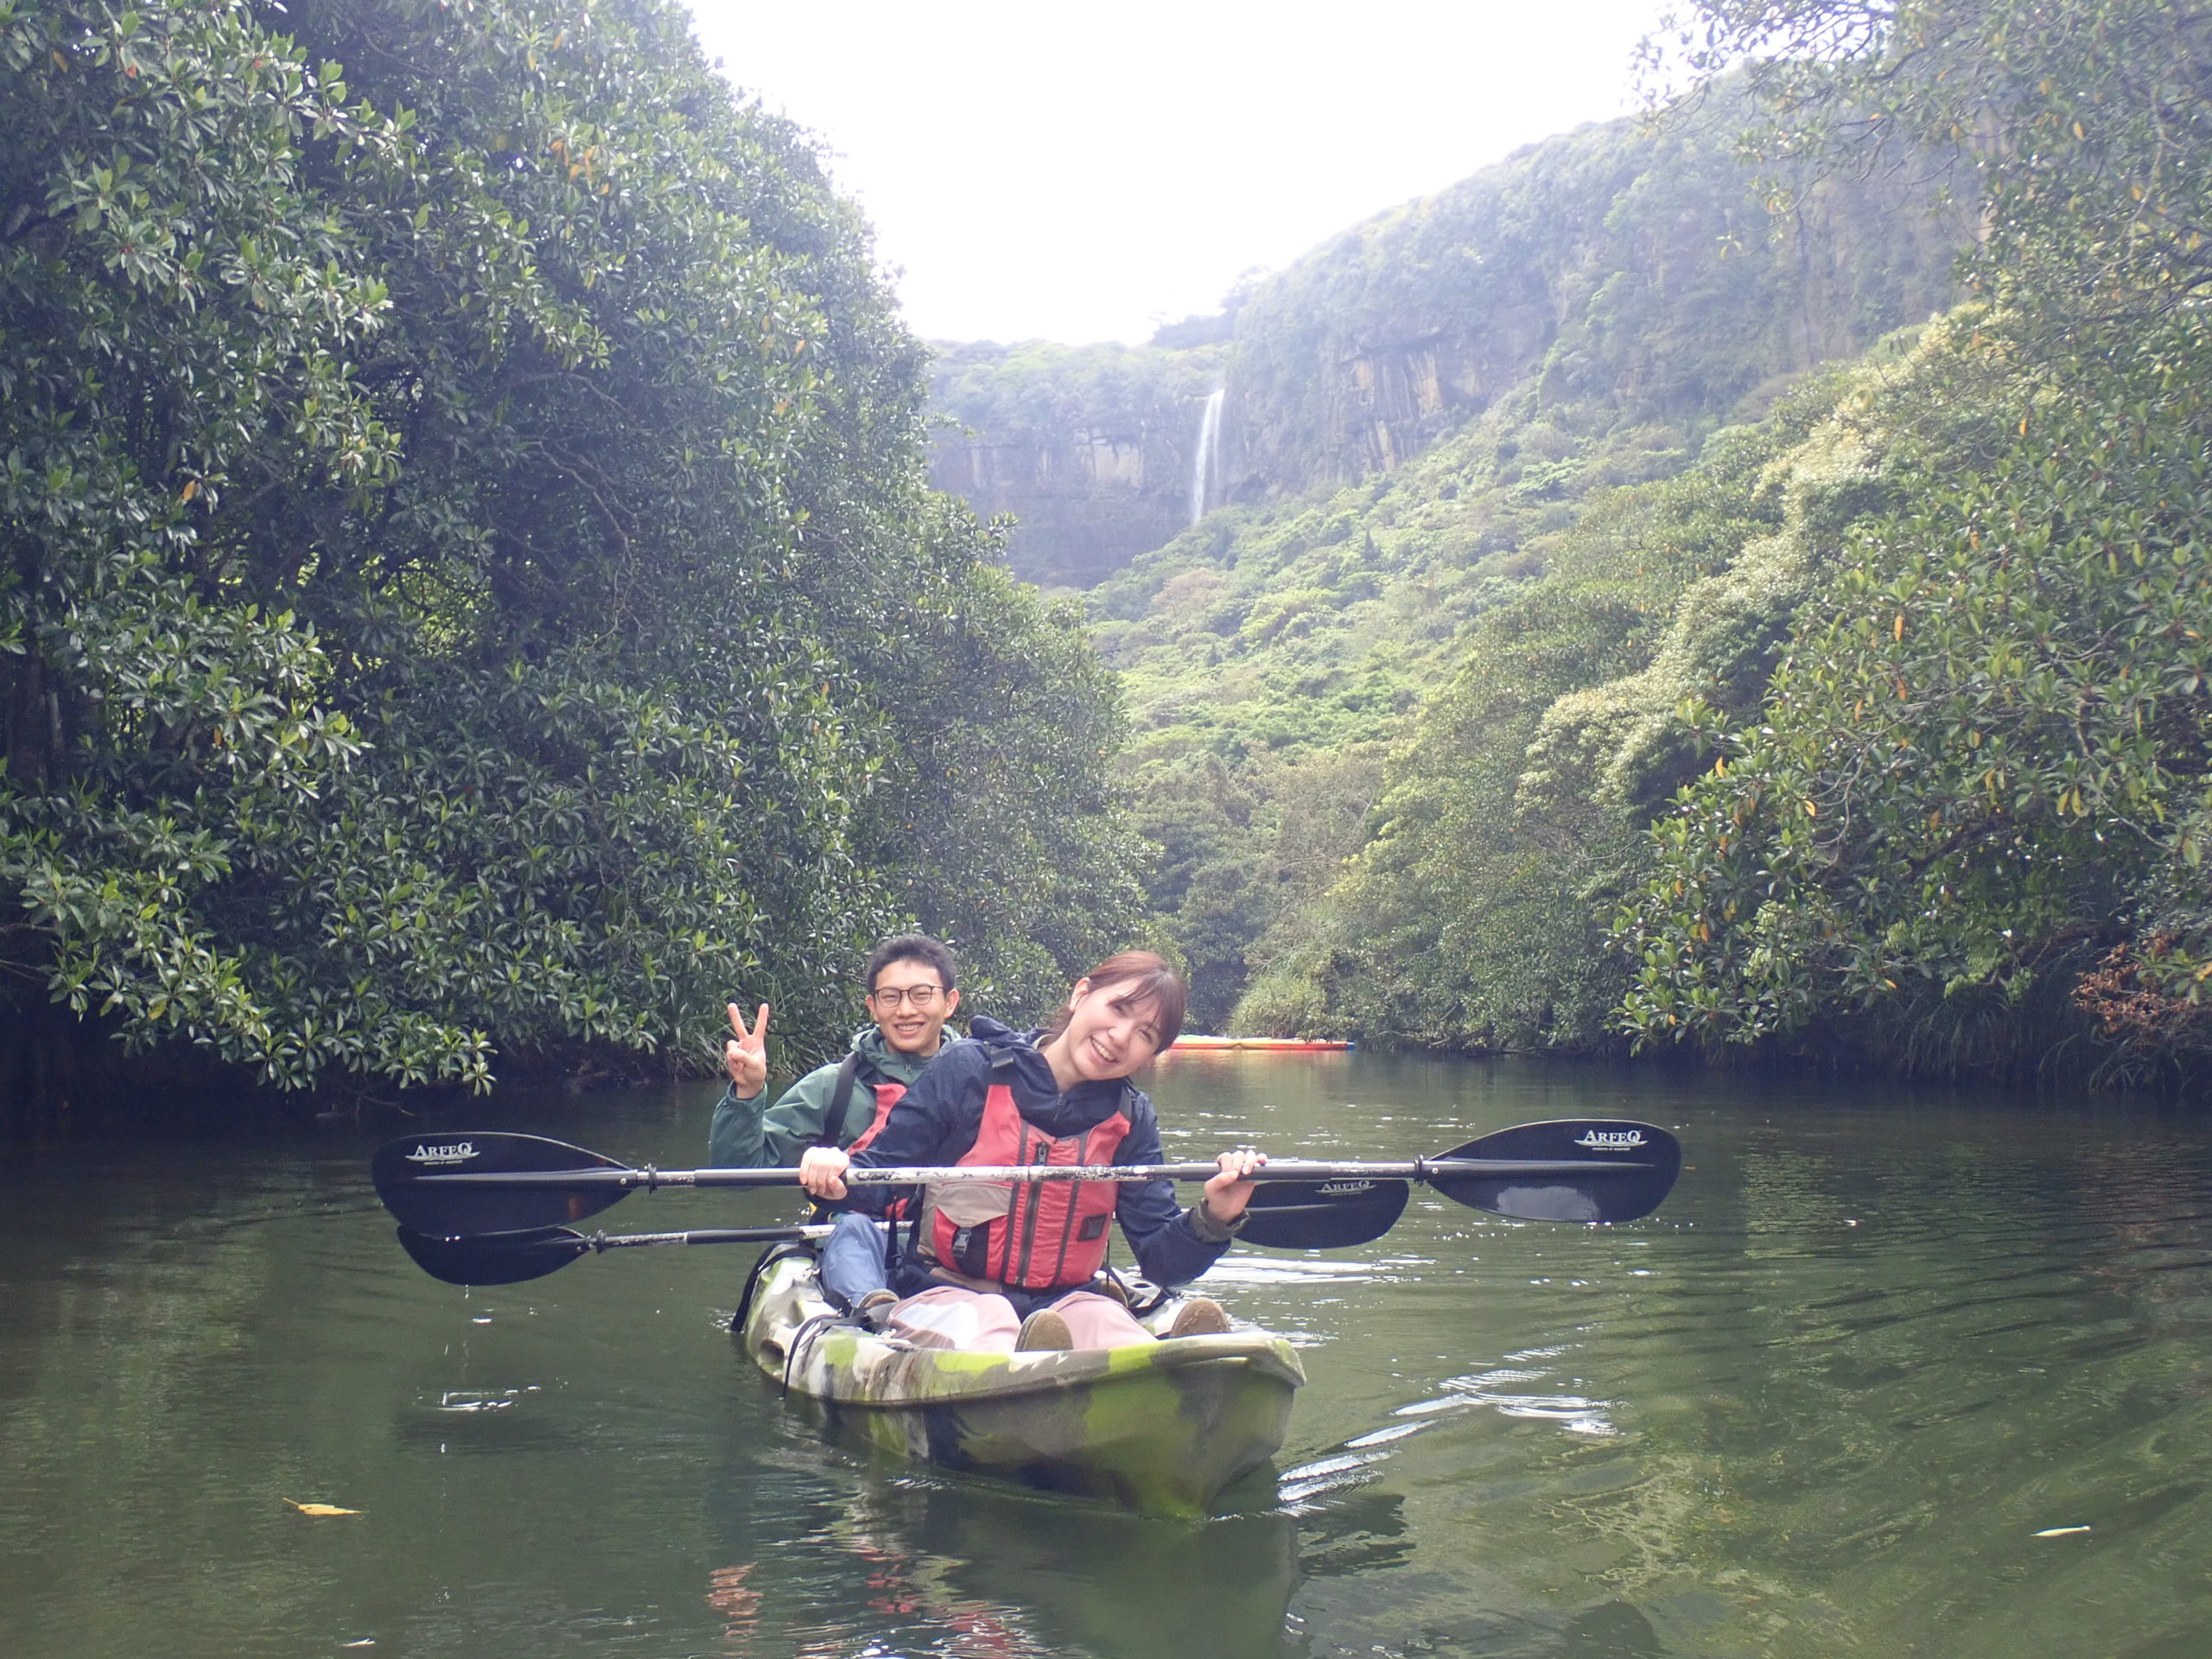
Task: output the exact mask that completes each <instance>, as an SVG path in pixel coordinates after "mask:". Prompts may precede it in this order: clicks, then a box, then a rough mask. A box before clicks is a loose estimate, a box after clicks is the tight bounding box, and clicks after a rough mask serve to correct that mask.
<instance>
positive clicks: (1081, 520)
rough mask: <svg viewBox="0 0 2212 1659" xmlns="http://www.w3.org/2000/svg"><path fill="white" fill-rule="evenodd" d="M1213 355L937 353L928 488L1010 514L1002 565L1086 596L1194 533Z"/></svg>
mask: <svg viewBox="0 0 2212 1659" xmlns="http://www.w3.org/2000/svg"><path fill="white" fill-rule="evenodd" d="M1219 373H1220V366H1219V353H1217V352H1166V351H1159V350H1153V349H1149V348H1141V347H1140V348H1135V349H1132V348H1128V347H1123V346H1082V347H1069V346H1052V345H1046V344H1042V343H1038V342H1030V343H1027V344H1024V345H1020V346H996V345H992V344H988V343H982V344H971V345H964V346H947V347H944V348H942V353H941V355H940V356H939V358H938V361H937V363H936V364H935V365H934V366H933V368H932V371H931V395H932V402H933V404H934V407H935V410H936V411H937V413H938V415H939V416H940V417H941V418H942V421H943V424H942V425H940V427H939V428H938V432H937V434H936V435H935V437H934V439H933V440H932V443H931V456H930V476H931V482H932V483H934V484H935V485H936V486H937V487H938V488H939V489H941V490H946V491H950V493H953V494H955V495H958V496H961V497H963V498H965V499H966V500H967V501H968V502H969V504H970V505H972V506H974V507H975V509H976V512H978V513H980V514H982V516H983V517H985V518H995V517H998V516H999V515H1001V514H1008V513H1010V514H1012V515H1013V516H1014V519H1015V521H1016V522H1015V524H1014V532H1013V535H1012V537H1011V538H1010V539H1009V541H1008V543H1007V563H1009V565H1010V566H1011V567H1012V568H1013V569H1014V572H1015V574H1017V575H1020V576H1023V577H1026V578H1027V579H1028V580H1029V581H1032V582H1039V583H1040V584H1042V585H1044V586H1046V587H1055V586H1057V587H1071V588H1089V587H1091V586H1094V585H1095V584H1096V583H1097V582H1100V581H1101V580H1103V578H1104V577H1106V576H1107V575H1111V574H1112V573H1113V572H1114V571H1116V570H1118V569H1121V568H1122V566H1124V565H1126V564H1127V563H1128V562H1129V561H1130V560H1131V559H1133V558H1135V556H1137V555H1138V554H1140V553H1142V552H1145V551H1147V550H1149V549H1152V548H1155V547H1158V546H1159V545H1160V543H1163V542H1165V541H1166V540H1167V539H1168V538H1169V537H1172V536H1173V535H1174V534H1175V533H1176V532H1177V531H1179V530H1181V529H1182V528H1183V527H1184V526H1185V524H1188V523H1189V522H1190V517H1191V481H1192V467H1193V465H1194V461H1195V457H1196V454H1197V449H1198V434H1199V429H1200V426H1201V424H1202V423H1203V419H1204V416H1205V404H1206V398H1207V397H1208V395H1209V393H1210V392H1211V390H1212V388H1213V386H1214V385H1215V383H1216V377H1217V375H1218V374H1219Z"/></svg>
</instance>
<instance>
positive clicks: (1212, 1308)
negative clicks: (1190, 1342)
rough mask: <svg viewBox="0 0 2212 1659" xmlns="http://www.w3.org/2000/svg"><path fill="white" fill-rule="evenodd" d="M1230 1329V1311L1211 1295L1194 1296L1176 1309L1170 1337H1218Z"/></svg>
mask: <svg viewBox="0 0 2212 1659" xmlns="http://www.w3.org/2000/svg"><path fill="white" fill-rule="evenodd" d="M1228 1329H1229V1313H1228V1310H1227V1309H1225V1308H1224V1307H1223V1306H1222V1305H1221V1304H1220V1303H1219V1302H1217V1301H1216V1300H1214V1299H1213V1298H1212V1297H1211V1296H1192V1297H1190V1298H1188V1299H1186V1300H1185V1302H1184V1303H1183V1306H1180V1307H1179V1308H1177V1309H1176V1310H1175V1322H1174V1323H1173V1325H1169V1326H1168V1327H1167V1334H1168V1337H1169V1338H1171V1339H1173V1338H1176V1337H1217V1336H1219V1335H1221V1334H1222V1333H1223V1332H1225V1331H1227V1330H1228Z"/></svg>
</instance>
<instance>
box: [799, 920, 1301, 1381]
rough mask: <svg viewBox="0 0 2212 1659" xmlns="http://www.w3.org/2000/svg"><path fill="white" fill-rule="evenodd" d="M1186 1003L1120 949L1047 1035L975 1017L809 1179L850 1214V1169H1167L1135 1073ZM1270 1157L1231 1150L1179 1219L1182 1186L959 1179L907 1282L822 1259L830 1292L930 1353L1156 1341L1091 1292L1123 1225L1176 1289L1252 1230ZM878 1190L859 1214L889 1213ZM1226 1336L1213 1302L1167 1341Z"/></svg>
mask: <svg viewBox="0 0 2212 1659" xmlns="http://www.w3.org/2000/svg"><path fill="white" fill-rule="evenodd" d="M1184 1001H1185V991H1184V988H1183V982H1182V981H1181V979H1180V978H1179V977H1178V976H1177V975H1176V973H1175V971H1174V969H1172V968H1170V967H1169V966H1168V965H1167V964H1166V963H1165V962H1164V961H1162V960H1161V959H1160V957H1156V956H1154V955H1153V954H1152V953H1151V952H1149V951H1144V950H1130V951H1124V952H1123V953H1122V954H1121V955H1119V956H1116V957H1109V959H1108V960H1107V961H1105V962H1103V963H1099V965H1098V966H1097V967H1096V968H1094V969H1091V970H1090V973H1088V974H1086V975H1084V976H1083V977H1082V978H1081V979H1079V980H1077V982H1075V985H1074V988H1072V989H1071V991H1070V992H1069V994H1068V998H1067V1002H1066V1005H1065V1007H1063V1008H1062V1009H1061V1010H1060V1012H1059V1014H1058V1017H1057V1018H1056V1019H1055V1020H1054V1021H1053V1023H1052V1024H1051V1025H1050V1026H1047V1027H1045V1029H1043V1030H1042V1031H1039V1032H1036V1033H1031V1034H1029V1035H1027V1036H1024V1035H1022V1034H1020V1033H1017V1032H1014V1031H1012V1030H1009V1029H1008V1028H1007V1027H1005V1026H1002V1025H1001V1024H999V1022H998V1021H996V1020H990V1019H987V1018H979V1019H977V1020H976V1021H975V1022H974V1026H973V1027H972V1029H971V1032H970V1035H969V1038H968V1039H966V1040H964V1041H961V1042H955V1043H950V1044H948V1045H946V1046H945V1048H944V1052H943V1053H942V1054H941V1055H940V1056H939V1057H938V1061H937V1063H936V1064H935V1065H932V1066H931V1067H930V1068H929V1070H928V1071H925V1073H924V1074H923V1075H922V1076H921V1077H919V1078H918V1080H917V1081H916V1083H915V1084H914V1086H913V1087H912V1089H910V1090H907V1091H906V1096H904V1097H903V1098H902V1099H901V1100H900V1101H899V1103H898V1104H897V1105H896V1106H894V1107H893V1109H892V1110H891V1112H890V1114H889V1116H887V1117H886V1118H885V1119H884V1121H883V1124H882V1127H881V1128H880V1130H879V1131H878V1132H877V1133H876V1135H874V1138H873V1139H872V1140H871V1141H869V1142H868V1145H867V1146H865V1147H861V1148H858V1149H856V1150H855V1151H854V1152H851V1153H847V1152H845V1151H843V1150H842V1149H841V1148H837V1147H811V1148H810V1149H809V1150H808V1151H807V1152H806V1153H805V1154H804V1156H803V1157H802V1158H801V1159H800V1160H799V1166H798V1167H799V1181H800V1184H801V1185H803V1186H804V1187H805V1188H806V1190H807V1191H808V1192H810V1193H812V1194H813V1195H814V1196H815V1197H816V1198H818V1199H821V1200H823V1201H824V1202H829V1203H836V1202H839V1201H842V1200H845V1199H846V1198H847V1189H846V1186H845V1183H844V1180H843V1175H844V1172H845V1171H846V1170H847V1169H848V1168H850V1167H853V1166H861V1167H867V1168H897V1167H901V1166H924V1165H935V1166H942V1165H948V1164H970V1165H1008V1164H1039V1163H1054V1164H1063V1165H1093V1164H1149V1163H1158V1162H1160V1160H1161V1153H1160V1122H1159V1119H1158V1118H1157V1117H1156V1116H1154V1112H1153V1107H1152V1102H1151V1101H1150V1100H1149V1099H1147V1097H1146V1096H1145V1095H1144V1094H1143V1093H1142V1092H1141V1091H1140V1090H1137V1089H1136V1088H1135V1087H1134V1086H1133V1085H1131V1084H1130V1083H1129V1081H1128V1079H1129V1077H1131V1076H1132V1075H1133V1074H1134V1073H1135V1072H1136V1071H1139V1070H1140V1069H1141V1068H1142V1067H1143V1066H1144V1065H1147V1063H1148V1062H1149V1061H1150V1060H1151V1059H1152V1058H1153V1057H1154V1055H1155V1054H1157V1053H1158V1052H1160V1051H1161V1050H1163V1049H1165V1048H1166V1047H1167V1046H1168V1045H1169V1044H1171V1043H1173V1041H1174V1040H1175V1038H1176V1036H1177V1034H1178V1033H1179V1032H1180V1031H1181V1029H1182V1024H1183V1007H1184ZM1266 1161H1267V1160H1266V1159H1265V1158H1264V1157H1263V1156H1262V1154H1258V1153H1256V1152H1254V1151H1252V1150H1250V1149H1249V1148H1244V1149H1240V1150H1239V1151H1236V1152H1230V1153H1224V1154H1222V1156H1221V1158H1220V1160H1219V1164H1220V1167H1219V1171H1218V1173H1216V1174H1215V1175H1214V1177H1213V1178H1212V1179H1211V1180H1209V1181H1208V1182H1207V1183H1206V1185H1205V1194H1204V1196H1203V1197H1202V1198H1200V1199H1199V1201H1198V1203H1197V1204H1195V1205H1192V1206H1190V1207H1189V1208H1188V1209H1183V1208H1180V1207H1179V1206H1178V1205H1177V1204H1176V1202H1175V1196H1174V1194H1175V1189H1174V1185H1173V1183H1172V1182H1169V1181H1165V1180H1147V1181H1121V1182H1113V1181H1038V1182H1019V1183H1014V1184H1010V1185H1007V1184H987V1183H980V1182H946V1183H944V1184H943V1185H938V1186H932V1187H930V1188H927V1189H925V1192H924V1193H923V1195H922V1198H921V1200H920V1208H919V1211H918V1217H917V1225H916V1229H915V1233H916V1238H915V1242H914V1243H913V1245H912V1247H910V1249H908V1251H907V1253H906V1255H904V1256H903V1257H902V1258H901V1259H900V1260H899V1262H897V1264H896V1265H895V1267H894V1268H891V1269H890V1270H888V1271H885V1272H880V1273H877V1272H874V1271H872V1268H873V1264H872V1263H870V1262H867V1261H865V1260H861V1259H859V1258H857V1257H855V1256H851V1255H842V1254H841V1255H840V1256H839V1258H838V1259H836V1260H831V1259H829V1258H828V1257H827V1256H825V1258H824V1260H823V1267H822V1282H823V1288H824V1290H825V1291H827V1292H828V1293H829V1294H830V1295H831V1297H832V1298H833V1300H842V1301H843V1302H844V1303H845V1304H846V1305H847V1306H851V1307H853V1308H855V1310H857V1311H858V1312H859V1313H861V1317H862V1319H863V1321H864V1322H866V1323H868V1324H871V1325H885V1324H887V1325H888V1327H889V1328H890V1329H891V1330H892V1331H893V1332H895V1333H896V1334H899V1335H902V1336H905V1337H906V1338H908V1339H909V1340H912V1341H914V1342H917V1343H918V1344H923V1345H928V1346H943V1347H961V1348H984V1349H1005V1348H1016V1349H1044V1348H1109V1347H1116V1346H1119V1345H1120V1344H1123V1343H1128V1342H1147V1341H1150V1340H1151V1339H1152V1336H1151V1333H1150V1332H1147V1331H1146V1330H1145V1329H1144V1327H1143V1326H1141V1325H1139V1324H1137V1322H1136V1320H1135V1319H1134V1318H1132V1317H1131V1316H1130V1314H1129V1312H1128V1308H1127V1307H1126V1306H1124V1305H1123V1304H1122V1302H1121V1301H1120V1300H1118V1299H1116V1298H1115V1297H1112V1296H1110V1295H1106V1294H1098V1293H1096V1292H1095V1291H1093V1290H1091V1289H1090V1286H1091V1285H1092V1283H1093V1281H1095V1280H1096V1278H1097V1276H1098V1274H1099V1273H1100V1270H1101V1269H1102V1268H1103V1267H1104V1265H1105V1260H1106V1247H1107V1236H1106V1235H1107V1229H1108V1226H1109V1223H1112V1222H1118V1223H1119V1224H1121V1228H1122V1234H1123V1236H1126V1237H1127V1238H1128V1241H1129V1245H1130V1248H1131V1249H1133V1250H1134V1251H1135V1254H1136V1259H1137V1266H1138V1268H1139V1269H1140V1270H1141V1272H1142V1273H1143V1274H1144V1275H1145V1276H1146V1277H1147V1279H1150V1280H1152V1281H1154V1283H1156V1284H1160V1285H1179V1284H1183V1283H1185V1282H1186V1281H1190V1280H1192V1279H1195V1278H1197V1277H1198V1275H1199V1274H1202V1273H1204V1272H1205V1270H1206V1269H1207V1268H1210V1267H1211V1266H1212V1265H1213V1263H1214V1262H1216V1261H1217V1259H1219V1257H1220V1256H1221V1255H1222V1253H1223V1252H1224V1250H1226V1249H1228V1248H1229V1245H1230V1240H1231V1239H1232V1238H1233V1237H1234V1236H1236V1231H1237V1230H1238V1229H1239V1228H1240V1227H1242V1226H1243V1216H1244V1208H1245V1205H1246V1204H1247V1203H1248V1201H1249V1199H1250V1198H1251V1196H1252V1187H1253V1183H1252V1182H1251V1181H1250V1180H1249V1179H1245V1178H1246V1177H1248V1176H1249V1175H1250V1174H1251V1173H1253V1172H1254V1171H1255V1170H1256V1169H1257V1168H1258V1167H1259V1166H1261V1165H1262V1164H1263V1163H1265V1162H1266ZM882 1192H883V1189H881V1188H867V1189H862V1193H863V1197H862V1198H860V1199H856V1200H855V1202H865V1203H868V1204H871V1205H872V1204H874V1203H877V1202H880V1197H879V1195H880V1194H881V1193H882ZM1227 1328H1228V1317H1227V1315H1226V1314H1224V1313H1223V1312H1222V1309H1221V1306H1220V1305H1219V1304H1218V1303H1217V1302H1213V1301H1211V1300H1207V1299H1205V1298H1202V1297H1201V1298H1194V1299H1192V1300H1190V1301H1188V1302H1186V1303H1185V1305H1184V1306H1183V1308H1182V1309H1181V1310H1180V1312H1179V1314H1178V1316H1177V1320H1176V1324H1175V1325H1174V1327H1173V1330H1172V1331H1171V1332H1170V1334H1171V1335H1173V1336H1194V1335H1199V1334H1203V1333H1205V1332H1217V1331H1224V1330H1226V1329H1227Z"/></svg>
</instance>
